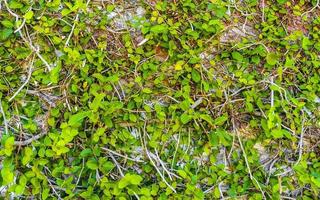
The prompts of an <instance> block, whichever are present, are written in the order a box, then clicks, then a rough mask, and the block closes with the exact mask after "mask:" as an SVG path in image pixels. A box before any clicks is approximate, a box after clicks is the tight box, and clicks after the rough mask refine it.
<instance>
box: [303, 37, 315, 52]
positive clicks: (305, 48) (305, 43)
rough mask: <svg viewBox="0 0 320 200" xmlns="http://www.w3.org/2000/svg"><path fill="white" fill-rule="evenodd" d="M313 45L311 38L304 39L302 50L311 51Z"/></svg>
mask: <svg viewBox="0 0 320 200" xmlns="http://www.w3.org/2000/svg"><path fill="white" fill-rule="evenodd" d="M312 44H313V43H312V41H311V40H309V38H307V37H303V39H302V48H303V49H304V50H308V49H309V46H311V45H312Z"/></svg>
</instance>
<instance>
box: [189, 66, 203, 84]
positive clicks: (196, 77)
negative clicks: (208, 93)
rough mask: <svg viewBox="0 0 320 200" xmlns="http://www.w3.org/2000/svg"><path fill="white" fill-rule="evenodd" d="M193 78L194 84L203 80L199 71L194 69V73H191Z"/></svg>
mask: <svg viewBox="0 0 320 200" xmlns="http://www.w3.org/2000/svg"><path fill="white" fill-rule="evenodd" d="M191 78H192V80H193V81H194V82H196V83H198V82H200V80H201V76H200V73H199V72H198V71H197V70H195V69H192V71H191Z"/></svg>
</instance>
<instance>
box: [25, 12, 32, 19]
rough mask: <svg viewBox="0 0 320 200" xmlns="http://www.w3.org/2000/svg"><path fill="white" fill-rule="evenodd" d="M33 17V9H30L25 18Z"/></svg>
mask: <svg viewBox="0 0 320 200" xmlns="http://www.w3.org/2000/svg"><path fill="white" fill-rule="evenodd" d="M32 17H33V11H32V10H29V11H28V12H27V13H26V14H25V15H24V18H25V19H31V18H32Z"/></svg>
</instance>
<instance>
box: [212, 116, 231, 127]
mask: <svg viewBox="0 0 320 200" xmlns="http://www.w3.org/2000/svg"><path fill="white" fill-rule="evenodd" d="M227 120H228V115H222V116H220V117H218V118H216V119H215V120H214V125H218V126H220V125H223V124H224V123H225V122H226V121H227Z"/></svg>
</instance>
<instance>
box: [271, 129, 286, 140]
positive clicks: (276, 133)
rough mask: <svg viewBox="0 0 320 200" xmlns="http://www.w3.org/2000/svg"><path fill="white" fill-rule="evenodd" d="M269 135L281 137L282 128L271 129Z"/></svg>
mask: <svg viewBox="0 0 320 200" xmlns="http://www.w3.org/2000/svg"><path fill="white" fill-rule="evenodd" d="M271 135H272V136H273V137H274V138H275V139H279V138H282V137H283V136H284V132H283V129H273V130H272V131H271Z"/></svg>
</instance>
